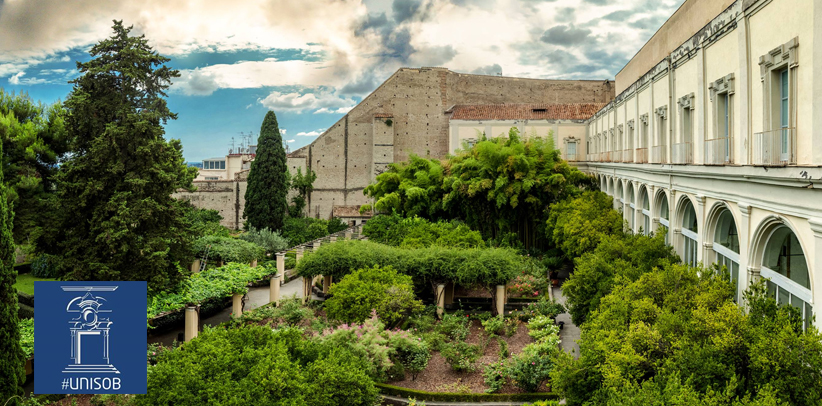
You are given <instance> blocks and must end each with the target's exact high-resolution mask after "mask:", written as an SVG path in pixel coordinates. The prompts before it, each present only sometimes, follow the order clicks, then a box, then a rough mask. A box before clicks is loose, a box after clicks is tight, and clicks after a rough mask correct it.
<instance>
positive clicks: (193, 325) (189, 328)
mask: <svg viewBox="0 0 822 406" xmlns="http://www.w3.org/2000/svg"><path fill="white" fill-rule="evenodd" d="M185 323H186V327H185V342H189V341H191V340H192V339H194V338H196V337H197V333H198V326H199V324H200V313H199V312H198V311H197V307H196V306H186V318H185Z"/></svg>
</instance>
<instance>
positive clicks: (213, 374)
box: [135, 326, 377, 406]
mask: <svg viewBox="0 0 822 406" xmlns="http://www.w3.org/2000/svg"><path fill="white" fill-rule="evenodd" d="M364 369H365V363H364V362H363V360H361V359H359V358H357V357H356V356H354V355H353V354H351V353H350V352H348V351H347V350H346V349H345V348H340V347H331V346H327V345H324V344H322V343H320V342H314V341H311V340H306V339H304V338H303V337H302V333H301V332H300V331H299V330H296V329H292V328H286V329H282V330H278V331H272V330H271V329H270V328H267V327H262V326H245V327H241V328H235V329H223V328H216V329H212V328H208V327H206V328H205V330H204V331H203V332H202V333H201V334H200V335H199V337H198V338H197V339H196V340H193V341H190V342H188V343H186V344H185V345H184V346H183V347H182V348H181V349H180V350H174V351H171V352H169V353H167V354H165V355H164V356H163V357H162V359H161V360H160V362H159V363H158V364H157V365H155V366H153V367H149V370H148V393H147V394H145V395H137V396H136V398H135V401H136V404H138V405H183V406H185V405H205V404H222V405H242V404H251V403H254V404H289V405H305V404H311V405H336V404H346V405H362V406H366V405H367V406H372V405H373V404H375V402H376V401H377V390H376V388H375V386H374V382H373V381H372V380H371V378H370V377H369V376H368V375H366V374H365V373H364V372H363V370H364Z"/></svg>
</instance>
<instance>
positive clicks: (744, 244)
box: [736, 202, 754, 304]
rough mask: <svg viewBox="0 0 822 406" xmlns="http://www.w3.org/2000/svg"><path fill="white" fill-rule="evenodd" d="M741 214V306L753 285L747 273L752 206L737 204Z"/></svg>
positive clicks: (739, 291)
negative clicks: (746, 293)
mask: <svg viewBox="0 0 822 406" xmlns="http://www.w3.org/2000/svg"><path fill="white" fill-rule="evenodd" d="M737 206H738V207H739V213H741V214H742V216H741V217H740V218H739V224H737V225H736V230H737V232H738V233H739V288H738V289H737V291H738V294H739V304H743V302H744V300H745V299H744V298H743V297H742V292H743V291H744V290H745V289H747V288H748V286H750V284H751V279H750V274H749V273H747V272H745V271H746V270H747V269H748V266H749V265H752V264H753V262H754V261H751V258H749V256H750V255H751V206H750V205H749V204H747V203H743V202H739V203H737Z"/></svg>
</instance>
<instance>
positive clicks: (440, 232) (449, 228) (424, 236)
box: [363, 212, 485, 248]
mask: <svg viewBox="0 0 822 406" xmlns="http://www.w3.org/2000/svg"><path fill="white" fill-rule="evenodd" d="M363 234H365V236H366V237H368V239H369V240H371V241H374V242H379V243H383V244H387V245H391V246H395V247H403V248H423V247H430V246H432V245H437V246H441V247H455V248H483V247H485V242H483V240H482V235H480V233H479V232H478V231H473V230H471V229H470V228H468V226H466V225H465V224H464V223H460V222H456V221H451V222H447V221H438V222H430V221H428V220H426V219H424V218H420V217H411V218H402V217H400V216H399V215H398V214H397V213H396V212H394V213H393V214H391V215H390V216H389V215H378V216H376V217H374V218H372V219H370V220H368V222H367V223H365V225H364V226H363Z"/></svg>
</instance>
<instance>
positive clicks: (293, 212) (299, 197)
mask: <svg viewBox="0 0 822 406" xmlns="http://www.w3.org/2000/svg"><path fill="white" fill-rule="evenodd" d="M315 180H317V173H316V172H314V171H312V170H311V169H310V168H309V169H308V170H307V171H306V173H305V175H303V170H302V168H297V174H296V175H294V176H292V177H291V190H293V191H295V192H297V194H296V195H294V197H292V198H291V203H292V205H291V206H289V207H288V215H289V216H291V217H302V216H303V215H304V213H305V206H306V204H307V203H308V196H309V195H311V192H312V191H313V190H314V181H315Z"/></svg>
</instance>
